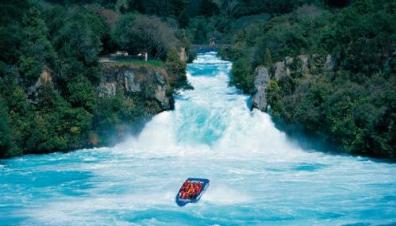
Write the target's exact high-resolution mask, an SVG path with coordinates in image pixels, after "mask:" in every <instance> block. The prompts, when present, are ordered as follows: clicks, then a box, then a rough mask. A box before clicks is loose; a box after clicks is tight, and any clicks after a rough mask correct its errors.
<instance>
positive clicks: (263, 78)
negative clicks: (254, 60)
mask: <svg viewBox="0 0 396 226" xmlns="http://www.w3.org/2000/svg"><path fill="white" fill-rule="evenodd" d="M255 74H256V76H255V79H254V86H255V87H256V94H255V95H254V96H253V107H254V108H257V109H260V110H262V111H266V109H267V105H268V104H267V93H266V89H267V86H268V83H269V81H270V74H269V71H268V69H267V68H266V67H263V66H260V67H257V68H256V71H255Z"/></svg>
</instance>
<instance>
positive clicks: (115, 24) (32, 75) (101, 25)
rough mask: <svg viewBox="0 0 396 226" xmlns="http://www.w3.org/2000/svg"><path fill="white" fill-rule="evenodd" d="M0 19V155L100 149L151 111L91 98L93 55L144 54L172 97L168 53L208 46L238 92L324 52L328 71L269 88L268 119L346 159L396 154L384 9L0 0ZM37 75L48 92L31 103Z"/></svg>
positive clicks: (391, 28) (366, 0) (179, 65)
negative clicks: (287, 61) (226, 64)
mask: <svg viewBox="0 0 396 226" xmlns="http://www.w3.org/2000/svg"><path fill="white" fill-rule="evenodd" d="M0 13H1V15H0V25H1V27H0V51H1V53H2V54H1V55H0V73H1V74H0V86H1V89H0V105H1V107H0V150H1V152H0V157H9V156H14V155H20V154H27V153H43V152H51V151H57V150H61V151H66V150H71V149H76V148H81V147H90V146H95V145H105V144H107V143H108V141H106V138H108V137H109V134H110V133H114V132H115V131H117V128H118V125H120V124H123V123H127V124H135V123H137V122H138V121H140V120H142V119H145V118H147V117H150V115H151V114H148V113H147V112H150V111H149V110H148V109H147V106H145V104H144V96H132V97H131V101H132V103H133V104H131V103H130V102H128V103H125V101H123V100H122V99H121V98H120V97H119V96H118V95H117V96H115V97H112V98H101V97H98V96H97V95H96V86H97V84H98V82H99V80H100V76H101V73H100V67H101V65H100V62H99V58H100V57H101V56H104V55H108V54H110V53H113V52H115V51H120V50H122V51H128V52H129V53H130V54H138V53H141V52H148V54H149V56H150V58H151V59H152V60H155V62H159V65H160V67H163V68H165V69H166V70H167V71H168V72H169V73H170V74H171V75H172V76H173V79H172V84H171V85H172V90H171V91H170V92H174V89H176V88H180V87H185V86H186V81H185V75H184V71H185V63H184V62H182V61H181V60H180V59H179V57H178V56H177V51H178V49H179V48H181V47H183V48H185V49H186V50H187V53H188V54H190V55H193V51H192V49H191V44H206V43H208V40H210V39H215V40H216V42H217V43H220V44H227V45H224V46H228V47H226V48H224V49H222V50H221V54H222V55H223V56H224V57H227V58H229V59H231V60H233V61H234V65H233V76H232V79H231V83H232V84H233V85H236V86H237V87H238V88H240V89H242V90H243V91H244V92H246V93H248V94H254V93H255V92H256V90H255V88H254V71H255V68H256V67H258V66H261V65H263V66H266V67H270V66H271V65H272V64H274V63H276V62H278V61H282V60H283V59H284V58H285V57H297V56H299V55H318V56H327V55H331V56H332V57H333V58H334V59H335V65H336V66H335V69H334V70H333V71H332V72H326V73H325V72H323V71H320V70H317V71H316V72H315V73H313V74H309V75H308V74H304V73H302V72H301V71H299V72H296V73H293V75H292V76H289V77H286V78H285V79H283V80H280V81H277V80H275V79H272V80H271V83H270V86H269V87H268V89H267V93H268V102H269V104H270V106H271V107H270V113H271V114H272V115H273V116H274V118H275V119H279V120H282V121H284V122H286V123H288V124H298V125H301V126H302V127H303V129H304V130H305V131H306V132H307V133H310V134H312V135H314V136H318V137H320V138H322V139H324V140H326V141H328V142H331V143H333V144H337V145H338V146H339V147H341V149H342V150H345V151H347V152H350V153H356V154H364V155H370V156H381V157H382V156H386V157H393V158H394V157H396V150H394V147H396V125H395V123H396V111H395V109H396V92H395V91H394V87H395V85H396V76H395V70H396V59H395V55H396V23H395V21H396V16H395V15H396V1H394V0H391V1H389V0H388V1H387V0H379V1H374V0H359V1H347V0H339V1H338V0H325V1H323V0H277V1H273V0H166V1H162V0H15V1H7V0H6V1H1V3H0ZM318 59H320V57H318ZM147 65H149V66H150V62H148V63H147ZM296 67H298V65H296ZM43 71H47V72H50V73H51V74H54V75H55V76H54V80H55V81H54V83H55V84H56V86H55V87H52V86H43V87H42V88H41V89H40V91H39V92H33V94H34V95H32V88H34V87H35V84H37V80H38V79H39V78H40V76H41V75H42V74H43ZM297 71H298V70H297ZM104 130H106V131H108V132H107V133H103V131H104Z"/></svg>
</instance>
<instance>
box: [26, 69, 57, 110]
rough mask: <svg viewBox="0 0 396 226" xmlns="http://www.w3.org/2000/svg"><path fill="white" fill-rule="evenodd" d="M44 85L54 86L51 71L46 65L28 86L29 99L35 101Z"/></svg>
mask: <svg viewBox="0 0 396 226" xmlns="http://www.w3.org/2000/svg"><path fill="white" fill-rule="evenodd" d="M44 86H51V87H53V86H54V82H53V79H52V71H51V70H50V69H49V68H47V67H44V69H43V71H42V72H41V74H40V77H39V78H38V79H37V81H36V83H35V84H34V85H32V86H30V87H29V88H28V96H29V101H31V102H32V103H36V102H37V98H38V95H39V92H40V89H42V88H43V87H44Z"/></svg>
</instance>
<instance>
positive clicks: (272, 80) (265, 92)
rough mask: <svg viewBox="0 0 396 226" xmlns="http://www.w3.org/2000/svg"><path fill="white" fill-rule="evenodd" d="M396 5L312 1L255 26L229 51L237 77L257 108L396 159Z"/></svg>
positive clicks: (346, 147)
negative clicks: (327, 4)
mask: <svg viewBox="0 0 396 226" xmlns="http://www.w3.org/2000/svg"><path fill="white" fill-rule="evenodd" d="M394 8H395V5H394V4H393V3H390V2H388V1H367V2H359V1H356V2H352V3H351V5H349V6H343V8H341V9H337V10H334V9H332V8H326V7H323V6H320V5H305V6H301V7H299V8H297V9H296V10H294V11H293V12H290V13H288V14H284V15H279V16H275V17H273V18H272V19H271V20H269V21H268V22H265V23H261V24H255V25H252V26H249V27H247V28H246V29H244V30H242V31H241V32H239V33H238V34H236V35H235V37H238V38H235V41H234V43H233V47H232V48H228V49H226V50H224V51H222V53H223V55H224V56H227V57H228V59H231V60H233V61H234V64H233V77H232V80H231V83H232V84H234V85H236V86H237V87H239V88H241V89H242V90H244V92H245V93H247V94H250V95H252V96H253V99H254V107H256V108H258V109H260V110H263V111H268V112H270V113H271V115H272V116H273V117H274V118H277V119H278V120H281V121H283V122H284V123H285V124H291V125H298V127H300V128H301V129H302V132H304V133H306V134H311V135H313V136H314V137H318V138H319V139H321V140H324V141H325V142H327V143H331V144H335V145H337V146H338V147H339V148H338V149H340V150H342V151H343V152H344V153H349V154H353V155H362V156H370V157H375V158H388V159H396V149H395V146H396V127H395V126H394V125H395V122H396V115H395V112H396V95H395V92H394V91H393V90H394V87H395V85H396V77H395V75H396V55H395V53H396V52H395V46H394V40H393V39H392V38H391V37H393V36H394V35H395V34H396V29H395V27H394V26H389V21H392V20H395V15H394V14H392V13H391V11H389V10H390V9H394ZM363 9H364V10H363ZM378 15H381V16H380V17H379V16H378ZM367 18H369V19H367ZM329 28H330V29H329ZM262 31H264V32H262Z"/></svg>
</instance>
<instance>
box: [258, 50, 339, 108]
mask: <svg viewBox="0 0 396 226" xmlns="http://www.w3.org/2000/svg"><path fill="white" fill-rule="evenodd" d="M335 67H336V61H335V58H334V57H333V56H331V55H327V56H322V55H316V54H314V55H311V56H308V55H300V56H297V57H295V58H292V57H286V58H285V59H284V60H282V61H279V62H276V63H274V64H273V65H272V66H270V67H264V66H259V67H257V68H256V70H255V80H254V86H255V90H256V92H255V93H254V95H253V107H254V108H257V109H259V110H261V111H266V110H267V108H268V102H267V87H268V84H269V82H270V80H275V81H280V80H282V79H285V78H287V77H291V78H295V77H302V76H312V75H318V74H322V73H328V72H331V71H334V68H335Z"/></svg>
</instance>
